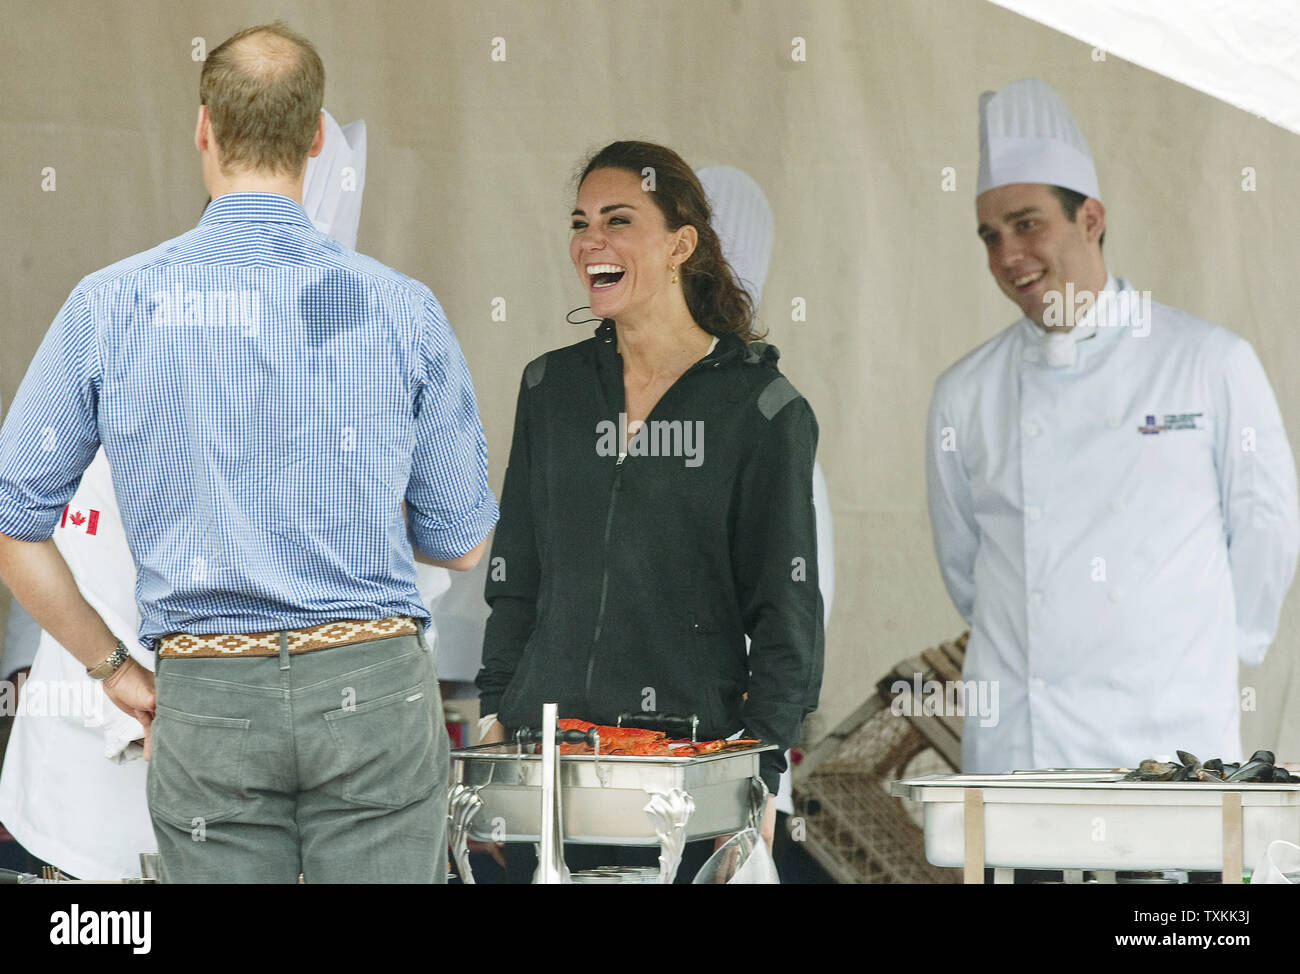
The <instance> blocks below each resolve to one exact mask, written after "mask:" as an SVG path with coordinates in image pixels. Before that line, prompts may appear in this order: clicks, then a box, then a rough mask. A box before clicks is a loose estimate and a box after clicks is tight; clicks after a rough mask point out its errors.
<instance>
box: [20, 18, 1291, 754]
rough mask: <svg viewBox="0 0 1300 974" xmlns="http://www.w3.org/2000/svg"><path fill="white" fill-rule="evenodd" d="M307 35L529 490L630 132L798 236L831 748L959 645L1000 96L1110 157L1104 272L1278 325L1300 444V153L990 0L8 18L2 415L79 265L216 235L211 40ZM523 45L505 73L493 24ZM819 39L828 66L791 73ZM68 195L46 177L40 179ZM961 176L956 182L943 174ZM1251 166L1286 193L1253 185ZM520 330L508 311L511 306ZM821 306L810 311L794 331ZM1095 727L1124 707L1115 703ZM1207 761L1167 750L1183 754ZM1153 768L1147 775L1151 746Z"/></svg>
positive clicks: (1276, 674) (800, 381)
mask: <svg viewBox="0 0 1300 974" xmlns="http://www.w3.org/2000/svg"><path fill="white" fill-rule="evenodd" d="M277 16H279V17H284V18H286V19H287V20H288V21H289V22H290V23H291V25H293V26H294V27H296V28H297V29H299V30H300V31H302V32H303V33H305V34H306V35H307V36H309V37H310V38H312V39H313V40H314V41H315V43H316V44H317V45H318V47H319V49H320V51H321V54H322V56H323V58H324V60H325V65H326V70H327V74H328V86H327V100H326V105H327V107H328V108H330V110H331V111H332V112H333V113H334V115H335V116H336V117H337V118H338V119H339V120H340V121H344V122H346V121H349V120H352V119H354V118H358V117H364V118H365V119H366V121H367V123H368V126H369V159H368V181H367V185H366V189H365V207H364V213H363V217H362V223H361V231H360V239H359V243H360V249H362V250H363V251H366V252H368V253H371V254H373V255H374V256H376V257H378V258H379V259H380V260H383V261H385V262H387V263H389V264H391V265H393V266H394V267H397V268H399V269H400V270H402V271H405V272H406V273H408V274H411V275H414V276H415V277H418V278H420V279H422V280H424V281H425V282H427V283H428V284H429V285H430V286H431V287H432V288H433V290H434V292H435V293H436V294H437V295H438V296H439V298H440V299H441V300H442V302H443V304H444V306H445V307H446V309H447V312H448V314H449V317H450V319H451V321H452V323H453V326H454V327H455V329H456V332H457V334H458V336H459V338H460V341H461V344H462V346H463V347H464V350H465V354H466V356H467V358H468V360H469V363H470V367H471V369H472V371H473V375H474V380H475V385H476V388H477V391H478V395H479V402H480V405H481V409H482V414H483V419H484V424H485V427H486V430H487V435H488V441H489V445H490V449H491V476H492V481H493V484H494V486H495V487H498V488H499V486H500V481H501V476H502V473H503V470H504V465H505V459H506V450H507V447H508V443H509V432H510V426H511V421H512V412H513V409H514V401H515V389H516V384H517V382H518V378H519V374H520V371H521V369H522V368H523V366H524V364H525V363H526V362H527V361H528V360H529V359H531V358H533V357H534V356H536V355H538V354H539V353H541V352H542V351H544V350H546V349H548V348H552V347H556V346H559V345H564V344H569V343H571V342H575V341H578V340H581V339H583V338H585V337H587V335H589V334H590V330H589V329H590V327H591V326H573V325H569V324H566V323H565V321H564V313H565V312H566V311H567V310H569V309H570V308H574V307H576V306H579V305H581V304H583V303H584V302H583V292H582V290H581V288H580V286H579V285H578V282H577V280H576V278H575V275H574V272H573V270H572V268H571V266H570V265H569V262H568V250H567V238H568V228H567V212H568V210H569V208H570V207H571V203H572V197H571V195H570V194H571V187H570V185H569V177H570V175H571V173H572V171H573V168H574V166H575V165H576V164H577V163H578V161H579V160H580V158H581V157H582V156H583V154H584V153H585V152H587V151H588V150H591V149H594V148H597V147H599V146H600V145H602V144H604V143H605V142H608V141H610V140H612V139H614V138H623V137H639V138H646V139H651V140H656V141H662V142H665V143H667V144H669V145H671V146H673V147H675V148H676V149H678V150H679V151H680V152H681V153H682V154H683V156H684V157H685V158H686V159H687V160H688V161H689V162H691V163H692V164H693V165H696V166H699V165H705V164H716V163H729V164H733V165H737V166H740V167H742V168H744V169H746V170H748V171H749V172H750V173H751V174H752V175H753V176H754V177H755V178H756V179H757V180H758V182H759V183H760V184H761V185H762V186H763V187H764V188H765V190H766V191H767V194H768V196H769V198H770V199H771V202H772V206H773V208H774V210H775V214H776V226H777V243H776V248H775V252H774V254H773V258H772V269H771V274H770V276H769V278H768V282H767V288H766V291H765V292H764V299H763V307H762V316H763V319H764V321H765V323H766V325H767V327H768V328H769V329H770V331H771V340H772V341H773V342H774V343H775V344H777V345H778V346H779V347H780V348H781V350H782V352H783V357H782V365H783V366H784V368H785V369H786V371H787V373H788V374H789V375H790V377H791V379H792V380H793V382H794V383H795V384H796V386H798V387H799V388H800V389H801V390H802V391H803V392H804V393H805V395H806V396H807V397H808V399H809V400H810V401H811V402H812V404H813V407H814V408H815V409H816V411H817V414H818V417H819V420H820V423H821V450H820V458H821V462H822V465H823V467H824V469H825V472H826V476H827V479H828V481H829V484H830V494H831V500H832V508H833V513H834V519H835V530H836V562H837V564H836V578H837V591H836V600H835V611H834V618H833V619H832V622H831V627H830V630H829V633H828V644H827V645H828V650H827V667H826V680H825V689H824V690H823V694H822V708H821V711H820V712H819V713H818V714H817V715H816V716H815V717H814V719H813V721H812V724H811V727H810V731H811V735H812V736H814V737H815V736H816V735H817V734H819V733H822V732H824V730H825V729H826V728H827V727H829V726H831V725H833V724H834V723H836V722H838V721H839V720H841V719H842V718H843V717H844V716H845V715H846V714H848V713H849V712H850V711H851V710H852V709H853V708H854V707H855V706H856V705H857V704H858V703H860V702H861V701H862V700H863V699H864V698H865V696H866V695H867V694H869V693H870V692H871V688H872V686H873V684H874V682H875V681H876V680H877V679H878V678H879V677H880V676H881V675H882V674H883V672H884V671H885V669H886V667H888V666H889V665H890V664H892V663H894V662H895V661H897V660H899V659H902V658H903V657H904V656H907V655H912V654H914V653H916V652H917V651H918V650H920V649H921V648H923V647H924V646H926V645H930V644H933V643H935V642H937V641H939V640H941V639H944V638H947V637H950V636H952V635H955V634H956V633H957V632H959V631H960V629H961V623H960V620H959V619H958V617H957V615H956V613H955V611H954V610H953V608H952V606H951V605H950V603H949V601H948V599H947V596H946V594H945V592H944V590H943V586H942V584H941V582H940V579H939V574H938V571H937V569H936V566H935V561H934V557H933V553H932V549H931V543H930V536H929V527H928V523H927V519H926V513H925V488H924V477H923V462H922V447H923V439H924V419H925V414H926V407H927V403H928V401H929V394H930V389H931V385H932V383H933V380H934V378H935V376H936V375H937V374H938V373H939V372H940V371H941V370H942V369H943V368H944V367H945V366H946V365H948V364H949V363H950V362H952V361H953V360H954V359H956V358H957V357H959V356H960V355H962V354H963V353H964V352H966V351H967V350H968V349H970V348H971V347H973V346H974V345H975V344H977V343H978V342H980V341H983V340H984V339H985V338H988V337H989V336H991V335H993V334H994V333H995V332H997V331H998V330H1000V329H1001V328H1003V327H1004V326H1005V325H1006V324H1007V323H1009V322H1010V321H1011V320H1012V319H1013V318H1014V317H1015V312H1014V310H1013V308H1012V306H1011V305H1010V304H1009V303H1008V302H1007V301H1006V300H1005V299H1004V298H1003V297H1002V296H1001V294H1000V293H999V292H998V291H997V289H996V287H995V285H994V284H993V282H992V281H991V280H990V278H989V275H988V272H987V269H986V268H985V265H984V258H983V252H982V248H981V246H980V245H979V243H978V241H977V240H976V237H975V232H974V231H975V221H974V202H973V198H972V193H973V188H974V181H975V167H976V161H977V145H976V99H977V96H978V94H979V92H980V91H981V90H983V89H986V88H993V87H998V86H1000V85H1001V84H1003V83H1005V82H1007V81H1010V80H1013V79H1015V78H1019V77H1023V76H1028V75H1035V76H1039V77H1042V78H1045V79H1046V80H1048V81H1049V82H1051V83H1052V84H1053V85H1055V86H1056V87H1057V88H1058V90H1059V91H1060V92H1061V93H1062V95H1063V96H1064V98H1065V100H1066V102H1067V103H1068V104H1069V105H1070V107H1071V109H1072V110H1073V112H1074V114H1075V116H1076V118H1077V120H1078V122H1079V125H1080V126H1081V127H1082V129H1083V131H1084V132H1085V133H1086V135H1087V136H1088V138H1089V140H1090V142H1091V144H1092V147H1093V150H1094V153H1095V155H1096V157H1097V160H1098V169H1099V173H1100V179H1101V186H1102V196H1103V200H1104V201H1105V203H1106V204H1107V206H1108V212H1109V227H1110V230H1109V234H1108V236H1107V245H1106V255H1107V259H1108V261H1109V263H1110V267H1111V269H1112V270H1114V271H1115V272H1117V273H1119V274H1121V275H1123V276H1126V277H1128V278H1130V279H1131V280H1133V281H1134V282H1135V283H1136V284H1137V286H1138V287H1139V288H1148V289H1150V290H1151V291H1152V292H1153V293H1154V297H1155V300H1157V301H1162V302H1164V303H1167V304H1172V305H1176V306H1179V307H1182V308H1185V309H1187V310H1189V311H1191V312H1193V313H1196V314H1199V315H1202V316H1204V317H1207V318H1209V319H1211V320H1214V321H1217V322H1220V323H1222V324H1224V325H1227V326H1228V327H1230V328H1232V329H1234V330H1236V331H1238V332H1240V333H1241V334H1243V335H1245V336H1246V337H1247V338H1249V339H1250V340H1251V341H1252V342H1253V343H1254V344H1255V347H1256V348H1257V349H1258V351H1259V353H1260V356H1261V358H1262V360H1263V362H1264V364H1265V367H1266V368H1267V370H1268V372H1269V375H1270V377H1271V378H1272V381H1273V383H1274V387H1275V389H1276V391H1277V395H1278V398H1279V400H1280V402H1281V405H1282V411H1283V414H1284V416H1285V418H1286V421H1287V424H1288V427H1289V428H1290V430H1291V431H1292V436H1293V441H1294V440H1295V437H1296V435H1297V434H1300V395H1298V394H1297V393H1298V390H1297V381H1296V378H1295V376H1296V370H1297V366H1300V330H1297V329H1296V327H1295V316H1294V310H1293V302H1292V300H1291V296H1290V295H1291V291H1290V289H1289V287H1288V286H1287V285H1289V284H1290V283H1291V281H1292V280H1293V278H1294V274H1295V268H1296V266H1297V265H1298V264H1300V234H1297V231H1296V228H1297V227H1298V226H1300V211H1298V210H1300V207H1298V204H1297V200H1300V137H1297V136H1295V135H1292V134H1289V133H1287V132H1284V131H1282V130H1280V129H1278V128H1275V127H1273V126H1271V125H1269V124H1267V123H1265V122H1262V121H1260V120H1258V119H1255V118H1253V117H1251V116H1249V115H1247V114H1245V113H1243V112H1240V111H1237V110H1235V109H1232V108H1229V107H1227V106H1225V105H1223V104H1221V103H1218V102H1216V101H1214V100H1213V99H1211V98H1209V97H1207V96H1205V95H1201V94H1198V93H1196V92H1193V91H1191V90H1189V89H1186V88H1183V87H1180V86H1179V85H1176V84H1174V83H1172V82H1169V81H1166V80H1165V79H1163V78H1160V77H1158V76H1155V75H1153V74H1151V73H1149V72H1146V71H1143V70H1141V69H1138V68H1135V67H1133V66H1131V65H1129V64H1126V63H1124V62H1122V61H1119V60H1118V59H1116V58H1114V57H1111V58H1107V59H1105V60H1104V61H1102V60H1095V59H1094V56H1093V52H1092V51H1091V50H1090V49H1089V48H1087V47H1085V46H1083V45H1081V44H1079V43H1077V42H1075V41H1073V40H1071V39H1069V38H1067V37H1065V36H1062V35H1059V34H1056V33H1053V32H1052V31H1050V30H1048V29H1046V28H1044V27H1041V26H1039V25H1037V24H1034V23H1032V22H1030V21H1027V20H1024V19H1022V18H1020V17H1018V16H1016V15H1013V14H1010V13H1008V12H1006V11H1004V10H1002V9H1000V8H997V7H995V6H993V5H991V4H987V3H984V2H982V0H914V2H901V0H853V2H849V0H844V2H832V0H822V2H809V3H805V4H799V3H790V2H786V0H655V2H632V0H617V2H614V0H601V2H596V0H586V2H581V0H578V2H575V0H566V2H563V3H561V2H558V0H557V2H539V0H532V2H459V0H458V2H438V3H413V2H412V3H396V2H389V3H383V2H372V3H358V2H330V3H321V2H312V3H307V2H278V3H266V4H262V3H241V2H222V3H202V2H200V3H186V4H176V3H159V2H152V3H151V2H124V0H104V2H96V3H85V4H70V3H57V2H56V3H51V2H39V3H36V2H14V0H7V2H6V3H5V5H4V7H3V11H2V12H0V17H2V18H3V32H2V34H0V53H2V55H3V56H0V87H2V90H3V91H4V95H5V97H4V98H3V99H0V166H2V167H3V177H4V178H3V179H2V180H0V201H3V227H4V233H3V244H0V246H2V247H3V251H4V257H3V260H2V261H0V309H2V312H0V314H2V317H0V329H3V341H0V390H2V393H3V400H4V403H5V405H6V406H7V405H8V403H9V402H10V401H11V400H12V397H13V395H14V392H15V391H16V389H17V384H18V382H19V380H20V378H21V376H22V374H23V372H24V370H25V369H26V367H27V364H28V362H29V361H30V359H31V356H32V354H33V353H34V351H35V349H36V346H37V344H38V342H39V340H40V338H41V336H42V334H43V332H44V330H45V329H46V328H47V327H48V325H49V322H50V320H51V319H52V317H53V316H54V314H55V312H56V311H57V310H58V308H59V306H60V304H61V303H62V301H63V299H64V298H65V296H66V295H67V293H68V291H69V289H70V288H72V286H73V285H74V284H75V283H76V281H77V280H78V278H80V277H81V276H82V275H84V274H86V273H89V272H90V271H92V270H94V269H96V268H98V267H100V266H103V265H104V264H107V263H109V262H110V261H113V260H116V259H118V258H120V257H123V256H126V255H128V254H131V253H133V252H135V251H138V250H142V249H144V248H146V247H149V246H151V245H153V244H154V243H156V242H158V241H160V240H162V239H165V238H168V237H171V236H175V235H176V234H179V233H181V232H182V231H184V230H186V229H187V228H189V227H190V226H192V225H193V224H194V222H195V221H196V220H197V218H198V215H199V210H200V208H201V205H202V203H203V200H204V197H205V193H204V189H203V185H202V183H201V181H200V177H199V169H198V159H197V156H196V153H195V151H194V148H193V141H192V140H193V128H194V120H195V107H196V103H197V85H198V72H199V65H198V64H197V63H196V62H195V61H193V60H192V59H191V42H192V39H193V38H195V37H203V38H205V39H206V42H207V44H208V46H209V47H212V46H215V45H216V44H217V43H219V42H220V41H221V40H222V39H223V38H224V37H226V36H227V35H229V34H230V33H232V32H234V31H235V30H237V29H239V28H241V27H244V26H248V25H250V24H253V23H257V22H263V21H265V20H269V19H271V18H273V17H277ZM496 37H500V38H503V39H504V41H505V53H506V59H505V60H504V61H494V60H493V59H492V57H491V54H492V44H493V38H496ZM796 37H800V38H803V39H804V41H805V42H806V51H807V59H806V61H803V62H797V61H795V60H792V58H791V52H792V43H793V39H794V38H796ZM47 166H49V167H54V169H55V171H56V179H57V189H56V190H55V191H54V192H43V191H42V189H41V179H42V169H43V167H47ZM946 166H951V167H953V168H954V169H955V171H956V180H957V188H956V191H955V192H944V191H943V190H942V188H941V179H942V173H941V170H942V169H943V168H944V167H946ZM1248 166H1249V167H1252V168H1253V169H1254V171H1255V174H1256V179H1257V187H1258V188H1257V190H1256V191H1254V192H1244V191H1243V190H1242V186H1241V184H1242V169H1243V167H1248ZM497 297H502V298H505V300H506V307H507V321H505V322H493V321H492V318H491V309H492V301H493V299H494V298H497ZM795 298H803V299H804V300H805V301H806V305H807V320H806V321H803V322H795V321H792V320H791V313H790V309H791V302H792V301H793V300H794V299H795ZM1298 637H1300V599H1297V597H1296V596H1295V595H1294V594H1293V596H1292V598H1291V599H1290V601H1289V602H1288V605H1287V608H1286V611H1285V614H1284V617H1283V620H1282V626H1281V630H1280V633H1279V637H1278V641H1277V644H1276V646H1275V647H1274V649H1273V651H1272V653H1271V654H1270V656H1269V659H1268V661H1267V663H1266V664H1265V666H1264V667H1263V668H1262V669H1261V670H1258V671H1255V672H1250V673H1245V674H1243V682H1245V683H1248V684H1249V685H1251V686H1253V687H1255V688H1257V694H1258V710H1257V711H1255V712H1251V713H1247V714H1246V717H1245V722H1244V727H1245V730H1244V736H1245V744H1246V748H1247V751H1248V752H1249V751H1250V750H1252V749H1254V748H1255V747H1258V746H1274V747H1277V748H1278V749H1279V750H1280V751H1281V752H1282V754H1283V756H1284V757H1288V758H1290V759H1300V706H1297V704H1300V667H1297V666H1296V665H1295V663H1294V659H1295V647H1296V644H1297V638H1298ZM1099 717H1100V715H1099ZM1177 744H1178V742H1170V747H1171V748H1172V747H1174V746H1177ZM1133 757H1134V759H1137V758H1139V757H1143V755H1138V754H1135V755H1133Z"/></svg>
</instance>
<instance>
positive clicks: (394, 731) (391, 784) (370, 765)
mask: <svg viewBox="0 0 1300 974" xmlns="http://www.w3.org/2000/svg"><path fill="white" fill-rule="evenodd" d="M431 692H437V690H436V688H435V689H433V690H430V689H429V687H428V686H427V684H425V683H424V682H421V683H417V684H415V685H414V686H411V687H408V688H407V689H405V690H399V691H397V692H396V693H390V694H387V695H385V696H382V697H376V698H374V699H373V700H367V701H366V702H365V703H360V704H356V705H354V706H350V707H341V708H339V709H338V710H331V711H328V712H327V713H326V714H325V715H324V717H325V726H326V727H327V728H328V729H329V733H330V737H331V738H332V739H333V742H334V747H335V748H336V750H337V751H338V754H339V757H340V758H341V761H342V767H343V768H345V769H346V770H345V771H344V773H343V779H344V784H343V797H344V798H345V799H346V800H347V801H350V802H353V803H355V804H357V805H364V806H367V807H371V808H405V807H406V806H407V805H410V804H413V803H414V802H417V801H420V800H421V799H423V798H427V797H428V796H429V794H430V793H431V792H432V791H433V789H434V788H435V787H436V786H437V784H438V780H437V776H436V774H435V770H436V769H435V761H434V758H435V754H434V747H433V745H434V736H433V722H432V718H431V716H430V702H429V700H428V699H427V697H428V694H429V693H431Z"/></svg>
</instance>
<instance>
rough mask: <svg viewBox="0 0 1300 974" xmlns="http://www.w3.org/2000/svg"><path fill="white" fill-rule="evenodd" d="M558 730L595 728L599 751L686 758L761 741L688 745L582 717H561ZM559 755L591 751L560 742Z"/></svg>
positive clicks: (654, 734)
mask: <svg viewBox="0 0 1300 974" xmlns="http://www.w3.org/2000/svg"><path fill="white" fill-rule="evenodd" d="M555 725H556V727H558V728H559V729H560V730H577V731H582V732H583V733H584V734H585V733H586V732H587V731H590V730H592V729H593V728H594V729H595V731H596V733H597V734H599V735H600V753H601V754H611V755H623V756H635V757H676V758H689V757H695V756H696V755H699V754H712V753H713V752H714V751H730V750H735V749H739V748H745V747H753V746H754V745H755V744H761V743H763V742H762V741H756V740H752V739H748V738H737V739H736V740H734V741H729V740H717V741H699V742H697V743H695V744H692V743H691V742H690V741H686V740H674V739H673V738H670V737H669V736H668V735H667V734H665V733H663V732H662V731H652V730H641V729H640V728H638V727H608V726H606V725H604V724H592V723H589V722H588V721H585V720H575V719H574V718H572V717H562V718H560V719H559V720H558V721H556V722H555ZM560 753H561V754H594V753H595V752H594V751H593V750H592V748H591V746H590V745H588V744H561V745H560Z"/></svg>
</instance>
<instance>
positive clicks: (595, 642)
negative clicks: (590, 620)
mask: <svg viewBox="0 0 1300 974" xmlns="http://www.w3.org/2000/svg"><path fill="white" fill-rule="evenodd" d="M626 459H627V453H626V452H623V453H620V454H619V455H618V462H617V463H615V464H614V485H613V487H611V488H610V491H609V509H608V511H607V512H606V513H605V540H604V551H603V555H604V567H603V570H602V574H601V579H600V606H599V607H598V608H597V609H596V632H595V635H593V636H592V639H591V654H590V655H589V656H588V657H587V684H586V697H587V711H588V713H591V712H592V710H591V674H592V671H593V670H594V669H595V667H596V647H597V646H599V645H600V630H601V627H602V626H603V625H604V622H605V603H606V601H607V600H608V598H609V537H610V532H611V531H612V530H613V528H614V506H615V502H616V501H617V500H618V491H619V487H620V486H621V484H622V481H623V461H624V460H626Z"/></svg>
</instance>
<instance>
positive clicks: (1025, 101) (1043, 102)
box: [975, 78, 1101, 199]
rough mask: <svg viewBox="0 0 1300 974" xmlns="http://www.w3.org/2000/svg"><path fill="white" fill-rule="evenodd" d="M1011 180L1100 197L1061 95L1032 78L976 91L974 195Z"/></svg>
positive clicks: (1088, 156)
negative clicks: (977, 129)
mask: <svg viewBox="0 0 1300 974" xmlns="http://www.w3.org/2000/svg"><path fill="white" fill-rule="evenodd" d="M1011 183H1045V184H1047V185H1049V186H1061V187H1063V188H1065V189H1072V190H1074V191H1075V192H1076V193H1082V194H1083V195H1084V196H1091V197H1092V198H1094V199H1100V198H1101V197H1100V190H1099V189H1098V188H1097V169H1096V166H1095V165H1094V164H1093V161H1092V153H1091V152H1090V151H1089V150H1088V143H1087V142H1085V141H1084V138H1083V133H1082V132H1080V131H1079V127H1078V126H1077V125H1075V124H1074V119H1073V118H1071V117H1070V113H1069V111H1068V110H1067V109H1066V107H1065V103H1064V102H1063V101H1061V98H1060V96H1059V95H1058V94H1057V93H1056V92H1055V91H1053V90H1052V88H1051V86H1050V85H1048V84H1047V83H1046V82H1044V81H1039V80H1038V79H1036V78H1026V79H1023V80H1021V81H1013V82H1011V83H1010V84H1009V85H1006V86H1005V87H1003V88H1002V89H1000V90H999V91H996V92H992V91H986V92H984V94H982V95H980V166H979V177H978V179H977V182H976V187H975V195H976V196H978V195H980V194H981V193H984V192H986V191H988V190H990V189H996V188H997V187H999V186H1006V185H1009V184H1011Z"/></svg>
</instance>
